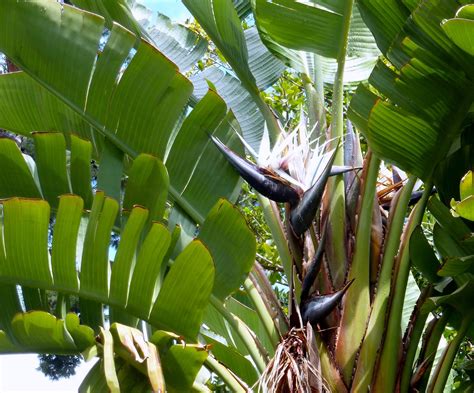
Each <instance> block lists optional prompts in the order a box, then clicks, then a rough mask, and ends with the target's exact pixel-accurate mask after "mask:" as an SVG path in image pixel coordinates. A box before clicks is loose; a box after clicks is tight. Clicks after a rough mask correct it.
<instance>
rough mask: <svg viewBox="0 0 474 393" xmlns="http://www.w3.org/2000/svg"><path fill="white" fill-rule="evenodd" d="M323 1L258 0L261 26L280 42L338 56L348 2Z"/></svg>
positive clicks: (293, 47)
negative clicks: (345, 4) (321, 2)
mask: <svg viewBox="0 0 474 393" xmlns="http://www.w3.org/2000/svg"><path fill="white" fill-rule="evenodd" d="M323 3H324V4H317V3H312V2H297V1H293V0H276V1H267V0H256V1H255V7H254V13H255V18H256V20H257V23H258V26H259V29H260V30H261V31H262V32H263V33H264V34H267V35H269V36H270V37H272V39H273V40H275V41H276V42H277V43H278V44H280V45H283V46H285V47H287V48H292V49H298V50H304V51H308V52H315V53H318V54H320V55H321V56H325V57H330V58H336V57H337V55H338V53H339V45H340V41H341V37H340V32H341V31H342V27H343V12H344V8H343V7H344V2H343V1H336V2H323Z"/></svg>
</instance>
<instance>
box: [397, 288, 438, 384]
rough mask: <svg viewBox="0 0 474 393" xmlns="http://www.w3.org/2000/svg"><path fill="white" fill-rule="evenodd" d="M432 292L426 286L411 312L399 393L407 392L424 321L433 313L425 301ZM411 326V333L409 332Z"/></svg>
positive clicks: (401, 364) (431, 289)
mask: <svg viewBox="0 0 474 393" xmlns="http://www.w3.org/2000/svg"><path fill="white" fill-rule="evenodd" d="M432 292H433V286H432V285H428V286H427V287H426V288H424V289H423V291H422V292H421V294H420V297H419V298H418V301H417V303H416V306H415V308H414V310H413V313H412V316H411V318H410V322H409V324H408V327H407V332H409V334H408V335H407V336H406V337H405V340H408V342H405V343H404V345H405V348H404V352H405V355H404V357H403V358H402V361H401V363H400V366H401V367H402V370H401V375H400V391H401V392H408V391H409V387H410V380H411V377H412V373H413V371H412V370H413V363H414V360H415V355H416V353H417V351H418V346H419V344H420V338H421V335H422V333H423V330H424V328H425V325H426V320H427V318H428V315H430V312H431V311H433V310H432V309H433V308H434V304H433V306H432V307H429V308H428V307H427V304H426V299H427V298H428V297H429V296H431V293H432ZM410 326H411V331H410V330H409V328H410Z"/></svg>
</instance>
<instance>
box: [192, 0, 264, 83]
mask: <svg viewBox="0 0 474 393" xmlns="http://www.w3.org/2000/svg"><path fill="white" fill-rule="evenodd" d="M183 3H184V5H185V6H186V7H187V8H188V9H189V11H190V12H191V13H192V14H193V15H194V17H195V18H196V20H197V21H198V22H199V24H200V25H201V26H202V27H203V28H204V30H206V32H207V34H209V37H210V38H211V39H212V41H213V42H214V43H215V44H216V46H217V47H218V48H219V49H220V50H221V52H222V53H223V55H224V56H225V58H226V60H227V61H228V62H229V64H230V65H231V66H232V68H233V70H234V71H235V72H236V73H237V76H238V77H239V79H240V80H241V81H242V82H243V83H244V85H246V86H247V88H250V89H252V88H253V89H256V86H255V78H254V76H253V75H252V72H251V71H250V68H249V65H248V52H247V45H246V41H245V37H244V31H243V29H242V26H241V24H240V19H239V17H238V14H237V11H236V10H235V8H234V5H233V4H232V0H203V1H192V0H184V1H183Z"/></svg>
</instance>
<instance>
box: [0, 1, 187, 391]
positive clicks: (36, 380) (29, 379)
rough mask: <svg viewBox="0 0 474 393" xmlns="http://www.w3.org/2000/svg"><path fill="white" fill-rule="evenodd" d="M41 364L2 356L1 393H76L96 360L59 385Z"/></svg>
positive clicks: (167, 5) (178, 7)
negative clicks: (42, 368)
mask: <svg viewBox="0 0 474 393" xmlns="http://www.w3.org/2000/svg"><path fill="white" fill-rule="evenodd" d="M0 1H2V0H0ZM137 1H138V2H139V3H142V4H144V5H146V6H147V7H148V8H150V9H151V10H153V11H155V12H156V11H158V12H161V13H162V14H165V15H166V16H168V17H170V18H171V19H172V20H174V21H178V22H183V21H185V20H186V19H187V18H189V17H190V14H189V12H188V11H187V9H186V7H184V5H183V4H182V3H181V1H180V0H137ZM38 364H39V362H38V359H37V356H36V355H1V356H0V393H40V392H54V393H76V392H77V389H78V387H79V385H80V384H81V382H82V380H83V379H84V377H85V376H86V374H87V372H88V371H89V369H90V368H91V367H92V366H93V365H94V361H90V362H89V363H81V365H80V366H79V367H78V368H77V369H76V372H77V374H76V375H75V376H74V377H71V378H70V379H62V380H60V381H56V382H52V381H50V380H49V379H48V378H47V377H45V376H44V375H43V374H42V373H41V372H40V371H37V370H36V367H38Z"/></svg>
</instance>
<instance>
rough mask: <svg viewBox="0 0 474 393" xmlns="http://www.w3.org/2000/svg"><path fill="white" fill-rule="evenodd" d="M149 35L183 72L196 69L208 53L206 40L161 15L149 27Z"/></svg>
mask: <svg viewBox="0 0 474 393" xmlns="http://www.w3.org/2000/svg"><path fill="white" fill-rule="evenodd" d="M149 35H150V37H151V38H152V39H153V43H154V44H155V46H156V47H157V48H158V49H159V50H160V52H161V53H163V54H164V55H166V56H167V57H168V58H169V59H170V60H171V61H173V62H174V63H175V64H176V65H177V66H178V67H179V69H180V70H181V72H186V71H188V70H189V69H190V68H192V67H194V66H195V65H196V64H197V62H198V61H199V60H201V58H202V57H203V56H204V54H205V53H206V51H207V42H206V40H205V39H203V38H201V37H199V36H198V35H197V34H196V33H194V32H192V31H191V30H190V29H187V28H186V27H184V26H182V25H180V24H177V23H173V22H172V21H171V20H170V19H169V18H168V17H167V16H165V15H163V14H160V13H158V17H157V19H156V22H155V23H154V24H153V25H152V26H150V27H149Z"/></svg>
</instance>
